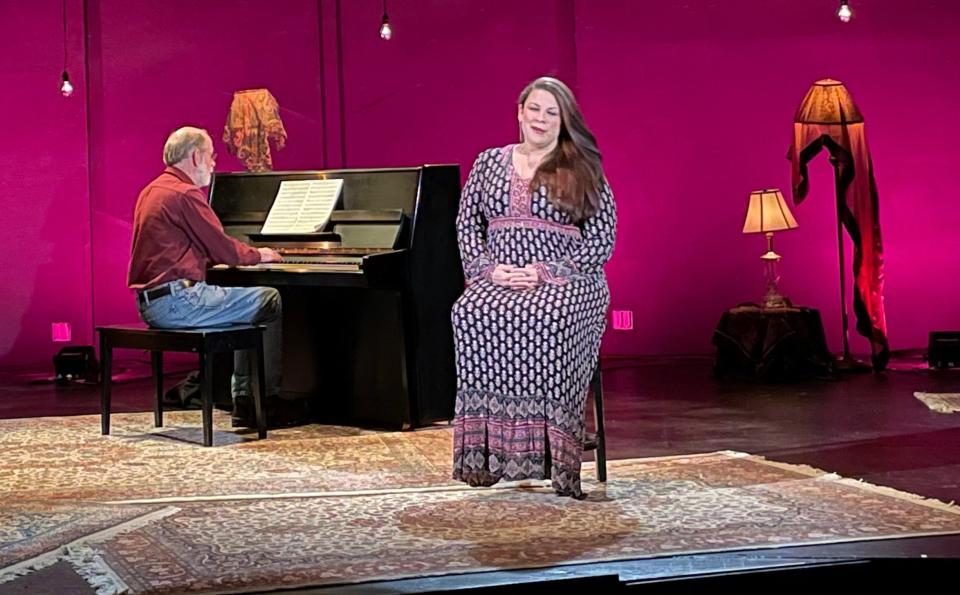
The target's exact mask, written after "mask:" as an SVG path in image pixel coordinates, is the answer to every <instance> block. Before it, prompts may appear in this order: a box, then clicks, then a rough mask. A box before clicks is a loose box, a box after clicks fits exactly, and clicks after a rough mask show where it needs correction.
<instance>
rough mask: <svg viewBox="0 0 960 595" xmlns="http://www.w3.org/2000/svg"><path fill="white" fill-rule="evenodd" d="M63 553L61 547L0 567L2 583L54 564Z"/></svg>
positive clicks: (0, 580) (0, 582) (0, 581)
mask: <svg viewBox="0 0 960 595" xmlns="http://www.w3.org/2000/svg"><path fill="white" fill-rule="evenodd" d="M62 555H63V551H62V548H60V549H57V550H54V551H52V552H47V553H45V554H40V555H39V556H35V557H33V558H30V559H29V560H24V561H23V562H18V563H16V564H14V565H13V566H7V567H6V568H2V569H0V584H3V583H8V582H10V581H12V580H15V579H18V578H20V577H21V576H26V575H28V574H30V573H31V572H35V571H37V570H43V569H44V568H46V567H47V566H52V565H53V564H55V563H56V562H58V561H59V560H60V557H61V556H62Z"/></svg>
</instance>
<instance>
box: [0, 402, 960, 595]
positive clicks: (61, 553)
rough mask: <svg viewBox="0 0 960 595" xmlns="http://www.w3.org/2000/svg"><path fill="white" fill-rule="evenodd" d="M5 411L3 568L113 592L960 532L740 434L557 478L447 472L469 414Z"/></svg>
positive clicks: (947, 517) (945, 514)
mask: <svg viewBox="0 0 960 595" xmlns="http://www.w3.org/2000/svg"><path fill="white" fill-rule="evenodd" d="M167 418H168V419H167V421H168V424H169V425H168V426H167V427H165V428H158V429H154V428H152V427H151V426H152V414H149V413H148V414H129V415H115V416H114V417H113V426H114V434H113V435H112V436H100V435H99V419H98V418H97V417H96V416H81V417H69V418H67V417H65V418H45V419H30V420H4V421H0V477H3V478H4V481H3V482H0V502H2V504H0V583H3V582H9V583H11V586H13V585H15V584H16V580H17V579H18V578H19V577H21V576H23V575H25V574H28V573H30V572H32V571H34V570H36V569H39V568H43V567H45V566H47V565H50V564H54V563H55V562H58V561H64V562H65V563H68V564H70V565H71V567H72V568H74V569H75V570H76V572H77V573H78V574H79V575H80V576H82V577H84V578H85V579H86V580H87V582H88V583H89V584H90V585H91V586H92V587H93V588H95V589H97V592H98V593H121V592H129V593H168V592H178V593H180V592H191V593H203V592H220V593H222V592H243V591H252V590H267V589H271V588H282V587H300V586H307V585H330V584H337V583H350V582H361V581H372V580H389V579H399V578H410V577H422V576H435V575H443V574H455V573H467V572H479V571H487V570H503V569H518V568H537V567H549V566H558V565H567V564H579V563H586V562H599V561H611V560H627V559H637V558H647V557H654V556H666V555H678V554H692V553H704V552H717V551H727V550H744V549H756V548H769V547H784V546H791V545H813V544H826V543H838V542H847V541H860V540H876V539H893V538H903V537H914V536H924V535H942V534H950V533H960V509H958V508H957V507H955V506H950V505H946V504H942V503H939V502H936V501H931V500H925V499H923V498H921V497H918V496H914V495H910V494H906V493H903V492H898V491H895V490H892V489H889V488H883V487H878V486H873V485H870V484H866V483H863V482H859V481H855V480H851V479H845V478H841V477H839V476H837V475H834V474H830V473H825V472H822V471H818V470H816V469H812V468H809V467H803V466H797V465H788V464H783V463H777V462H773V461H768V460H766V459H763V458H761V457H756V456H752V455H748V454H743V453H736V452H729V451H722V452H714V453H707V454H699V455H684V456H673V457H659V458H649V459H627V460H617V461H610V462H608V481H607V483H606V484H597V483H595V482H594V481H593V479H592V478H593V467H592V464H585V466H584V477H585V482H584V484H585V485H584V487H585V491H587V492H588V493H589V495H588V497H587V499H586V500H584V501H575V500H571V499H568V498H558V497H556V496H554V495H553V493H552V490H550V489H549V487H547V486H546V485H545V484H544V483H543V482H528V483H526V484H520V485H518V484H511V485H504V486H494V487H493V488H480V489H473V488H469V487H467V486H464V485H462V484H459V483H456V482H453V481H451V480H450V479H449V474H450V460H449V459H450V452H451V442H452V436H451V430H450V429H449V428H446V427H440V428H435V429H433V428H432V429H427V430H422V431H416V432H396V433H394V432H370V431H360V430H356V429H351V428H344V427H335V426H320V425H312V426H306V427H302V428H294V429H288V430H277V431H272V432H271V433H270V436H269V438H268V439H267V440H263V441H258V440H256V436H255V434H244V433H236V432H232V431H223V430H222V428H226V427H229V418H228V417H225V416H219V417H218V418H217V419H216V420H215V427H218V428H221V430H219V431H218V432H217V433H216V435H215V437H214V440H215V444H216V446H214V447H213V448H203V447H201V446H199V442H200V433H199V425H200V424H199V415H198V414H197V413H196V412H177V413H175V414H169V415H168V416H167Z"/></svg>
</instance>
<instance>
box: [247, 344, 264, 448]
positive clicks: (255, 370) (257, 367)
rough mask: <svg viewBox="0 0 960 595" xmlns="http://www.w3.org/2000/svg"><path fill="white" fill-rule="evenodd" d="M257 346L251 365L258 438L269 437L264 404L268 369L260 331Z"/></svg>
mask: <svg viewBox="0 0 960 595" xmlns="http://www.w3.org/2000/svg"><path fill="white" fill-rule="evenodd" d="M258 335H259V336H258V337H257V347H256V349H254V350H253V356H254V361H253V365H252V366H250V373H251V375H252V376H253V378H252V379H251V380H253V411H254V413H255V414H256V416H257V438H259V439H261V440H263V439H264V438H266V437H267V420H266V417H265V416H264V411H263V405H264V400H265V399H266V393H267V380H266V375H267V374H266V369H265V366H264V362H263V332H262V331H261V332H260V333H258Z"/></svg>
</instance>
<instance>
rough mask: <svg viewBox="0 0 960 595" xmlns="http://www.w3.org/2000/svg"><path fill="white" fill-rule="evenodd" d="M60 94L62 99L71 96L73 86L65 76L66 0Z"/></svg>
mask: <svg viewBox="0 0 960 595" xmlns="http://www.w3.org/2000/svg"><path fill="white" fill-rule="evenodd" d="M60 80H61V83H60V94H61V95H63V96H64V97H70V96H71V95H73V84H72V83H71V82H70V75H69V74H67V0H63V74H61V75H60Z"/></svg>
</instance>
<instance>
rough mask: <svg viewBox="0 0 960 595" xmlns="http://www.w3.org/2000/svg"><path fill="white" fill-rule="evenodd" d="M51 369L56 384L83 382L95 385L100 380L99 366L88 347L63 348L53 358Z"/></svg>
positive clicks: (91, 348) (94, 355) (90, 348)
mask: <svg viewBox="0 0 960 595" xmlns="http://www.w3.org/2000/svg"><path fill="white" fill-rule="evenodd" d="M53 369H54V371H55V372H56V378H55V381H56V383H57V384H60V385H65V384H70V382H71V381H73V380H84V381H86V382H91V383H94V384H96V382H97V381H98V380H99V378H100V365H99V364H98V363H97V356H96V354H95V353H94V351H93V347H91V346H90V345H73V346H70V347H64V348H63V349H61V350H60V353H58V354H57V355H55V356H53Z"/></svg>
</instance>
